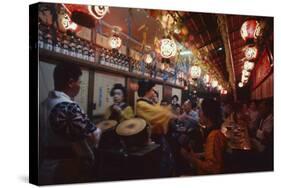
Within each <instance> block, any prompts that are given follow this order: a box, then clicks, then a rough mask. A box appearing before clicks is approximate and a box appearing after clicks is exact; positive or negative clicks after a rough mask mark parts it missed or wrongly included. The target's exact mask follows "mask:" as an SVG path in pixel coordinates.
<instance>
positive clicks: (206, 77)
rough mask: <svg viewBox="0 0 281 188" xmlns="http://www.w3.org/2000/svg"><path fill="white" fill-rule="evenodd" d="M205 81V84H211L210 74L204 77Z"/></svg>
mask: <svg viewBox="0 0 281 188" xmlns="http://www.w3.org/2000/svg"><path fill="white" fill-rule="evenodd" d="M203 81H204V83H205V84H207V83H209V82H210V76H209V75H208V74H205V75H204V77H203Z"/></svg>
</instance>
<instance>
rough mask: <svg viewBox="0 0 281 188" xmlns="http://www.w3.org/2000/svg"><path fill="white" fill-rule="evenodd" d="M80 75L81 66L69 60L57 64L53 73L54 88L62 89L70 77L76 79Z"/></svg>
mask: <svg viewBox="0 0 281 188" xmlns="http://www.w3.org/2000/svg"><path fill="white" fill-rule="evenodd" d="M81 75H82V71H81V68H80V67H79V65H77V64H74V63H69V62H63V63H60V64H58V65H57V66H56V67H55V70H54V74H53V78H54V85H55V90H61V89H64V88H65V87H66V86H67V84H68V82H69V81H70V80H71V79H73V80H74V81H77V80H78V79H79V77H80V76H81Z"/></svg>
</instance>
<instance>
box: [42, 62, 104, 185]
mask: <svg viewBox="0 0 281 188" xmlns="http://www.w3.org/2000/svg"><path fill="white" fill-rule="evenodd" d="M81 75H82V71H81V69H80V67H79V66H78V65H76V64H71V63H68V62H63V63H60V64H58V65H57V66H56V67H55V70H54V74H53V78H54V87H55V89H54V90H53V91H51V92H50V93H49V96H48V98H47V99H46V100H45V101H44V102H43V103H42V104H41V107H40V125H39V126H40V129H39V130H40V135H39V139H40V140H39V141H40V142H39V143H40V153H39V161H40V165H39V182H40V184H53V183H70V182H81V181H87V180H89V178H90V179H91V178H92V174H93V171H92V170H89V168H90V167H92V165H91V164H92V162H93V160H94V155H93V150H92V149H93V148H92V147H91V146H90V145H89V142H87V141H86V138H87V139H89V141H93V143H94V145H95V146H96V145H97V143H98V140H99V138H100V135H101V130H100V129H98V128H96V126H95V125H94V124H93V123H92V122H91V121H90V120H89V119H88V117H87V115H86V114H85V113H84V111H83V110H82V109H81V107H80V106H79V104H77V103H76V102H75V101H74V97H75V96H76V95H77V94H78V92H79V90H80V84H81V81H80V80H79V78H80V76H81ZM82 157H83V158H84V159H85V160H81V159H82ZM87 162H88V163H87ZM86 169H88V170H86Z"/></svg>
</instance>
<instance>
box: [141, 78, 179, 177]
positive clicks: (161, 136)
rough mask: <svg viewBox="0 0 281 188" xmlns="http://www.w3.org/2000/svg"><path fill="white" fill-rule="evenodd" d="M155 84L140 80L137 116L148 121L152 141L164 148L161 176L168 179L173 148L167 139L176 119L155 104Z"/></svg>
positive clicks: (168, 111) (168, 109)
mask: <svg viewBox="0 0 281 188" xmlns="http://www.w3.org/2000/svg"><path fill="white" fill-rule="evenodd" d="M154 86H155V83H154V82H152V81H151V80H140V81H139V89H138V95H139V97H140V98H139V99H138V100H137V105H136V116H137V117H141V118H143V119H145V120H146V122H147V123H148V124H149V125H150V126H151V133H152V139H153V140H154V141H155V142H156V143H158V144H160V145H161V147H162V159H161V169H160V176H162V177H168V176H171V175H172V174H171V173H172V168H173V167H172V163H173V157H172V156H171V148H170V146H169V144H168V142H167V140H166V138H165V135H166V134H167V132H168V126H169V121H170V120H171V119H172V118H174V117H175V115H173V113H172V112H171V110H170V108H166V107H163V106H160V105H155V104H154V103H153V97H154V95H155V93H154Z"/></svg>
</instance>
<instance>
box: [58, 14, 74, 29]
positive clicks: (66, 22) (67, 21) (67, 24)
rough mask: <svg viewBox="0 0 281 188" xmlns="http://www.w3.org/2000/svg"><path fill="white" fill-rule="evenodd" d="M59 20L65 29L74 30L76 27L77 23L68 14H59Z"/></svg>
mask: <svg viewBox="0 0 281 188" xmlns="http://www.w3.org/2000/svg"><path fill="white" fill-rule="evenodd" d="M59 20H60V23H61V26H62V27H63V29H64V30H66V31H67V30H71V31H76V30H77V29H78V25H77V24H76V23H74V22H73V21H72V20H71V18H70V16H69V15H68V14H63V15H61V16H59Z"/></svg>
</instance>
